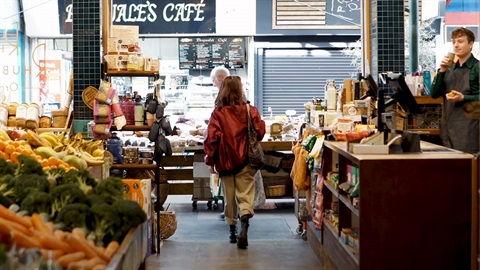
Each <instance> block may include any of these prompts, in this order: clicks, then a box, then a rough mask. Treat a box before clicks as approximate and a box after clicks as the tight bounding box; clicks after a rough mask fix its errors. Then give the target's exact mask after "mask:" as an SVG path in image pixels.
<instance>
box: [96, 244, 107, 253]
mask: <svg viewBox="0 0 480 270" xmlns="http://www.w3.org/2000/svg"><path fill="white" fill-rule="evenodd" d="M97 249H98V251H100V252H101V253H105V247H102V246H99V247H97Z"/></svg>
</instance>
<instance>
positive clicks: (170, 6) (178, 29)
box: [58, 0, 216, 35]
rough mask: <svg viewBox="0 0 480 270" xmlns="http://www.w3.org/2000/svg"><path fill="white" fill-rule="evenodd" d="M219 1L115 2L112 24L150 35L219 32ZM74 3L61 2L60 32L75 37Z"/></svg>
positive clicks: (162, 0) (62, 0)
mask: <svg viewBox="0 0 480 270" xmlns="http://www.w3.org/2000/svg"><path fill="white" fill-rule="evenodd" d="M215 1H216V0H113V1H112V2H113V3H112V21H113V24H117V25H138V26H139V29H140V35H146V34H212V33H215V31H216V28H215V10H216V9H215ZM72 7H73V4H72V0H58V9H59V14H60V16H59V20H60V33H61V34H71V33H72V22H73V8H72Z"/></svg>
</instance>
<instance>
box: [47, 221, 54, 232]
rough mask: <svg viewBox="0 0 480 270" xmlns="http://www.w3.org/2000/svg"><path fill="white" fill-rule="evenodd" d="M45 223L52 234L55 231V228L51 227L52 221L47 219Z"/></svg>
mask: <svg viewBox="0 0 480 270" xmlns="http://www.w3.org/2000/svg"><path fill="white" fill-rule="evenodd" d="M45 224H46V225H47V228H48V230H49V232H50V233H51V234H53V232H54V231H55V229H54V227H53V222H51V221H49V222H45Z"/></svg>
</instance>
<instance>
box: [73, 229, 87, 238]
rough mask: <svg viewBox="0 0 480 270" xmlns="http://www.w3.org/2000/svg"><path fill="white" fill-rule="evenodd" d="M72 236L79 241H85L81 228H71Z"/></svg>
mask: <svg viewBox="0 0 480 270" xmlns="http://www.w3.org/2000/svg"><path fill="white" fill-rule="evenodd" d="M72 234H73V235H75V236H76V237H78V238H80V239H85V232H84V231H83V229H82V228H78V227H77V228H73V230H72Z"/></svg>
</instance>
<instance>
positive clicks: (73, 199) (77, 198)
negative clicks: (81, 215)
mask: <svg viewBox="0 0 480 270" xmlns="http://www.w3.org/2000/svg"><path fill="white" fill-rule="evenodd" d="M50 195H51V196H52V211H51V213H50V214H51V217H56V215H57V213H58V212H59V211H60V210H61V209H62V208H63V207H65V206H66V205H68V204H72V203H83V202H84V200H85V194H84V193H83V191H82V190H81V189H80V188H79V187H78V185H76V184H72V183H69V184H63V185H60V186H56V187H53V188H51V189H50Z"/></svg>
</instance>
